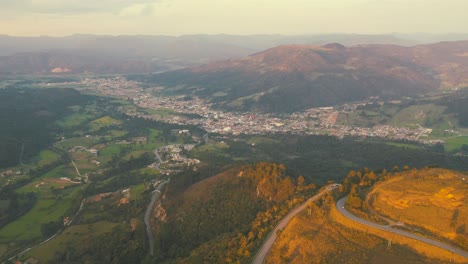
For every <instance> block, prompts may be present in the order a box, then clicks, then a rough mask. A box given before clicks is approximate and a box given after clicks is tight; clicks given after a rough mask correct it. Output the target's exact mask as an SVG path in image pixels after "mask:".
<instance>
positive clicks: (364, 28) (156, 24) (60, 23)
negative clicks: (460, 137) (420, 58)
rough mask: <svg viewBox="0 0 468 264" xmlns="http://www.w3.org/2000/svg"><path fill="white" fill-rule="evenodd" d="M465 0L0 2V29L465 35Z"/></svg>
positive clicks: (467, 23) (36, 31)
mask: <svg viewBox="0 0 468 264" xmlns="http://www.w3.org/2000/svg"><path fill="white" fill-rule="evenodd" d="M467 10H468V0H0V34H8V35H17V36H25V35H26V36H37V35H52V36H57V35H71V34H76V33H84V34H85V33H91V34H111V35H119V34H128V35H134V34H147V35H161V34H164V35H181V34H197V33H205V34H216V33H227V34H271V33H279V34H317V33H370V34H375V33H391V32H402V33H414V32H425V33H468V15H467V13H466V12H467Z"/></svg>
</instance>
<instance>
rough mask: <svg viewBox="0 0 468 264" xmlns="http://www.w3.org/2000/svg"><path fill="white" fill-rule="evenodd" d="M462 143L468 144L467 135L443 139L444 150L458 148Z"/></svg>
mask: <svg viewBox="0 0 468 264" xmlns="http://www.w3.org/2000/svg"><path fill="white" fill-rule="evenodd" d="M463 145H468V136H462V137H453V138H447V139H445V150H446V151H455V150H459V149H460V148H461V147H462V146H463Z"/></svg>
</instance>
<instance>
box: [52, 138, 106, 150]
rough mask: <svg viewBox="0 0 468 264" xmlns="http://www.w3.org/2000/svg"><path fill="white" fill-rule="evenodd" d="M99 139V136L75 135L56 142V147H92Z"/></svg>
mask: <svg viewBox="0 0 468 264" xmlns="http://www.w3.org/2000/svg"><path fill="white" fill-rule="evenodd" d="M98 141H99V138H98V137H88V138H86V137H73V138H67V139H64V140H61V141H59V142H57V143H55V146H56V147H59V148H62V149H65V150H69V149H71V148H73V147H75V146H83V147H88V148H90V147H92V146H94V145H96V143H97V142H98Z"/></svg>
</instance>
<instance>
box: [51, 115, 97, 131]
mask: <svg viewBox="0 0 468 264" xmlns="http://www.w3.org/2000/svg"><path fill="white" fill-rule="evenodd" d="M92 118H93V115H90V114H84V113H74V114H71V115H69V116H67V117H66V118H64V119H62V120H59V121H57V122H56V124H57V125H58V126H60V127H62V128H70V127H76V126H79V125H81V124H84V123H86V122H87V121H89V120H91V119H92Z"/></svg>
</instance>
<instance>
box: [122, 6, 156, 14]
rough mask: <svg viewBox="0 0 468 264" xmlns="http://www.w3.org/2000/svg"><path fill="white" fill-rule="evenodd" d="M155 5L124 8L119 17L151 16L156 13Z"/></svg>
mask: <svg viewBox="0 0 468 264" xmlns="http://www.w3.org/2000/svg"><path fill="white" fill-rule="evenodd" d="M154 10H155V5H154V4H133V5H130V6H127V7H125V8H122V10H120V12H119V16H149V15H152V14H153V13H154Z"/></svg>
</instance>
